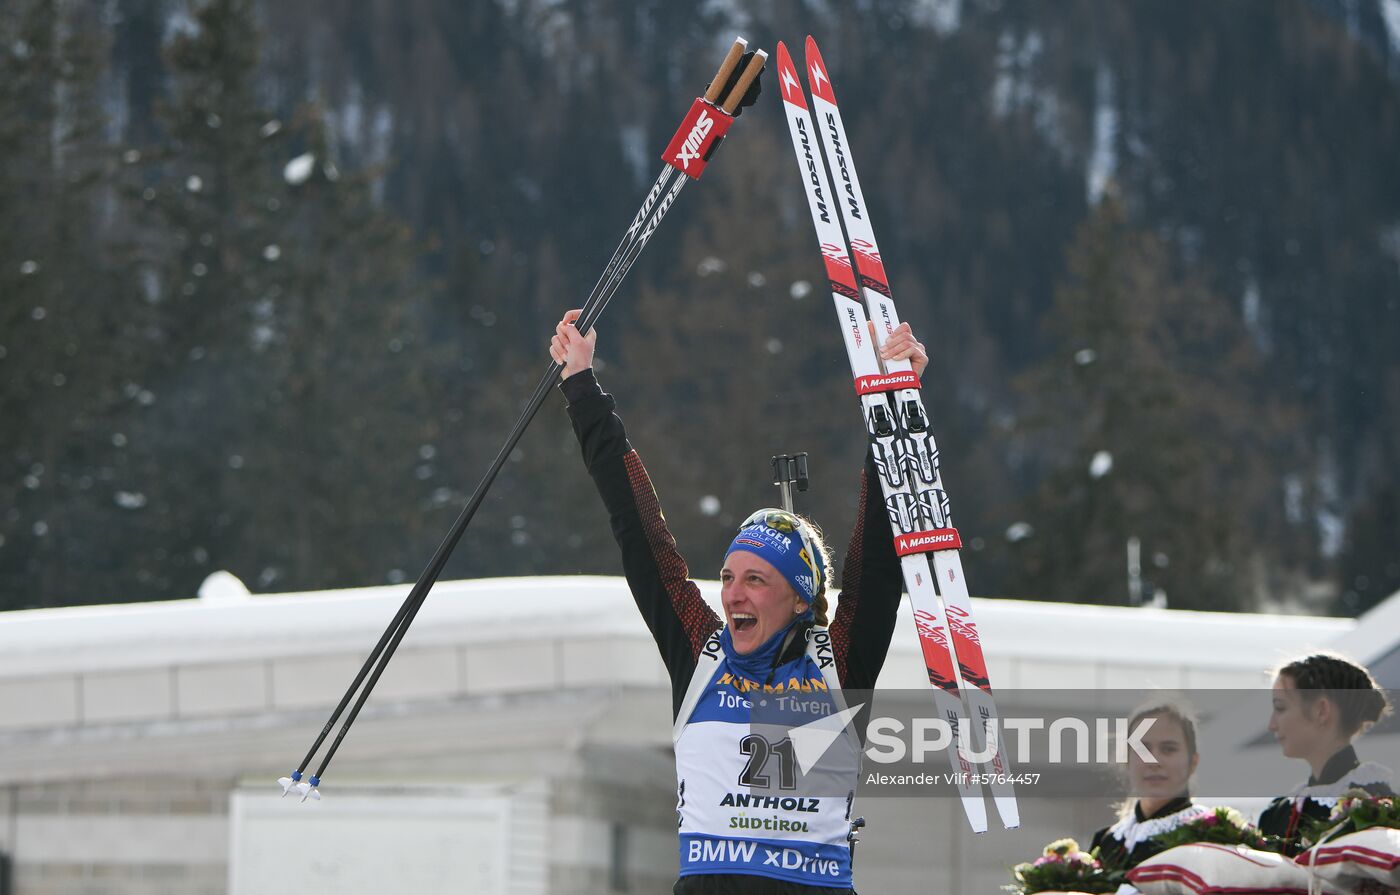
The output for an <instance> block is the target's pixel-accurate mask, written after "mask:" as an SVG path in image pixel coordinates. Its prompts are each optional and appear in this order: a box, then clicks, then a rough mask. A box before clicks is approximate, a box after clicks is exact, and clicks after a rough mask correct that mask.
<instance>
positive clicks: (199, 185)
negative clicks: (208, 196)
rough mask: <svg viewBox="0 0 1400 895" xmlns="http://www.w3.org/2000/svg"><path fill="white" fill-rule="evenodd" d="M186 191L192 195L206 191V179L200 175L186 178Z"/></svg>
mask: <svg viewBox="0 0 1400 895" xmlns="http://www.w3.org/2000/svg"><path fill="white" fill-rule="evenodd" d="M185 189H187V190H189V191H190V192H192V193H197V192H199V191H200V190H202V189H204V179H203V178H202V177H200V176H199V175H198V174H191V175H190V176H189V177H186V178H185Z"/></svg>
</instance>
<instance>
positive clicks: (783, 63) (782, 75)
mask: <svg viewBox="0 0 1400 895" xmlns="http://www.w3.org/2000/svg"><path fill="white" fill-rule="evenodd" d="M777 59H778V86H779V87H781V88H782V91H783V102H785V103H791V104H792V105H794V106H797V107H798V108H799V109H802V110H803V111H806V109H807V96H806V94H804V93H803V92H802V82H801V81H799V80H798V79H797V66H795V65H793V64H792V56H791V55H790V54H789V53H788V48H787V44H785V43H783V42H782V41H781V40H780V41H778V49H777Z"/></svg>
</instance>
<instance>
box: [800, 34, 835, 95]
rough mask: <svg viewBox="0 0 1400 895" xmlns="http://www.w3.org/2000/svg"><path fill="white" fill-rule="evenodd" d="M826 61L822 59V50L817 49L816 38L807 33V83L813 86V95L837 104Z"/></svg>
mask: <svg viewBox="0 0 1400 895" xmlns="http://www.w3.org/2000/svg"><path fill="white" fill-rule="evenodd" d="M826 73H827V68H826V61H825V60H823V59H822V51H821V50H819V49H817V41H816V38H814V37H812V35H810V34H809V35H807V85H808V86H809V87H811V88H812V95H813V96H819V97H821V98H822V99H824V100H826V101H827V102H829V103H831V104H833V105H835V103H836V94H835V93H834V92H832V89H831V79H830V78H828V77H827V74H826Z"/></svg>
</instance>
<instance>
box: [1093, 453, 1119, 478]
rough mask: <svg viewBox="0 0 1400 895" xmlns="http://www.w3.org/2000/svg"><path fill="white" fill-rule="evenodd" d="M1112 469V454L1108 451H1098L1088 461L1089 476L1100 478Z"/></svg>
mask: <svg viewBox="0 0 1400 895" xmlns="http://www.w3.org/2000/svg"><path fill="white" fill-rule="evenodd" d="M1112 471H1113V455H1112V454H1110V453H1109V452H1108V451H1099V452H1098V453H1097V454H1094V459H1092V460H1090V461H1089V477H1090V478H1095V479H1101V478H1103V477H1104V476H1106V475H1108V474H1109V473H1110V472H1112Z"/></svg>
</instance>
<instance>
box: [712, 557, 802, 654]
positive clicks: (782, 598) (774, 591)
mask: <svg viewBox="0 0 1400 895" xmlns="http://www.w3.org/2000/svg"><path fill="white" fill-rule="evenodd" d="M719 580H720V585H721V587H720V597H721V600H722V602H723V603H724V619H725V621H726V622H728V624H729V632H730V636H732V637H733V638H734V649H735V650H737V651H738V652H739V654H740V655H748V654H749V653H751V652H753V651H754V650H756V649H758V648H759V647H760V646H762V645H763V644H764V643H765V642H767V640H768V638H770V637H772V636H773V635H774V634H776V633H778V632H779V631H781V630H782V629H783V628H785V627H787V625H788V623H789V622H791V621H792V620H793V619H794V618H795V617H796V616H797V615H798V614H800V613H801V612H802V611H803V610H804V609H806V608H807V607H806V604H804V603H803V602H802V601H801V600H799V599H798V598H797V591H795V590H793V589H792V585H791V584H788V582H787V579H786V578H784V577H783V576H782V575H780V574H779V573H778V570H777V569H775V568H773V564H772V563H770V562H768V560H766V559H763V558H761V557H759V556H756V555H754V554H752V553H749V552H748V551H747V550H735V551H734V552H733V553H731V554H729V556H727V557H725V560H724V568H723V569H721V570H720V573H719Z"/></svg>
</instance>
